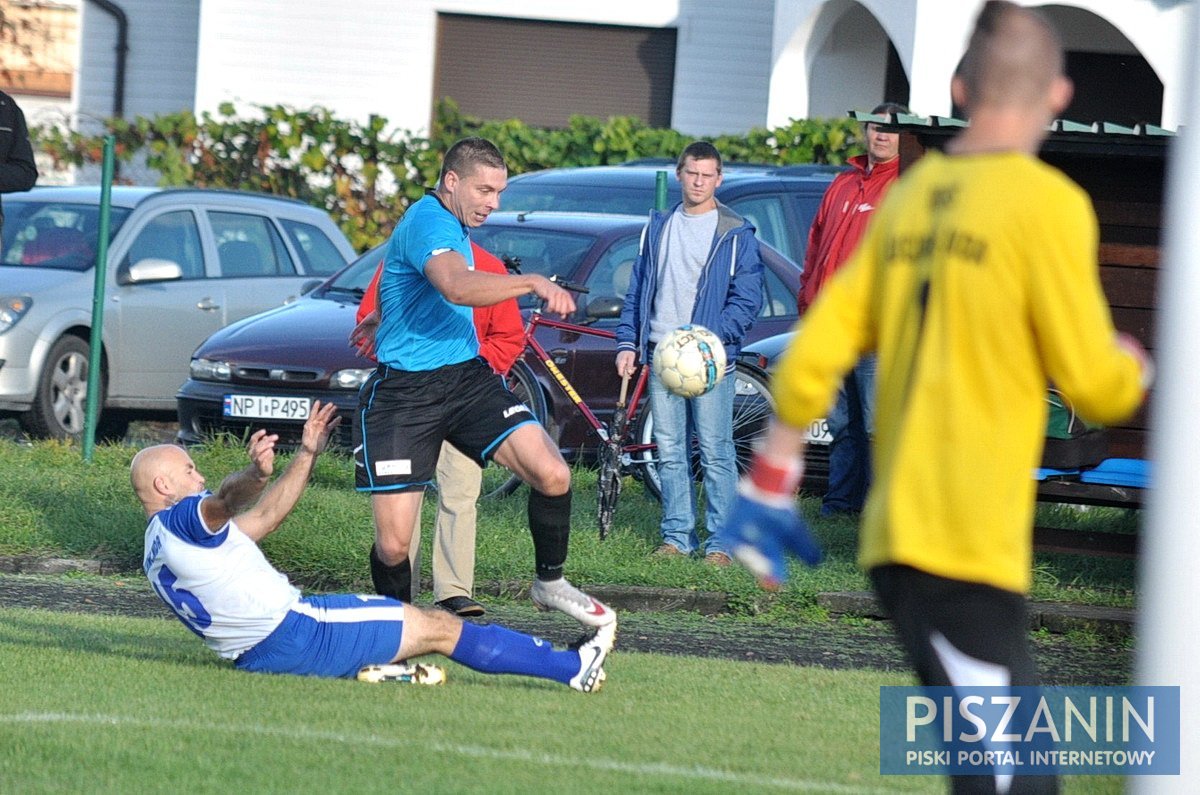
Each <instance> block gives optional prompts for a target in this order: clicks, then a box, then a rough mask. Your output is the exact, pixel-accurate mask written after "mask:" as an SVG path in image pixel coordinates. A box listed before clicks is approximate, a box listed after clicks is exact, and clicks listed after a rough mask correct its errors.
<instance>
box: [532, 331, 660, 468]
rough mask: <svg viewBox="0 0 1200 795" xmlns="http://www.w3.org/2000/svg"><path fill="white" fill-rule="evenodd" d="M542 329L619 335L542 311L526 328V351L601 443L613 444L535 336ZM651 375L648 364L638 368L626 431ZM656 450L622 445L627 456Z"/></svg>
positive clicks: (643, 445)
mask: <svg viewBox="0 0 1200 795" xmlns="http://www.w3.org/2000/svg"><path fill="white" fill-rule="evenodd" d="M538 326H545V327H547V328H552V329H557V330H559V331H568V332H572V333H575V334H585V335H588V336H591V337H597V338H600V339H610V340H614V341H615V340H616V338H617V335H616V334H614V333H613V332H611V331H608V330H606V329H597V328H592V327H590V326H583V325H580V324H578V323H568V322H566V321H562V320H554V319H553V318H548V317H546V316H545V315H543V314H542V313H541V312H540V311H534V312H532V313H531V314H530V316H529V320H528V321H527V322H526V324H525V347H526V349H527V350H532V351H533V352H534V354H535V355H536V356H537V358H538V361H540V362H541V363H542V366H544V367H545V368H546V371H547V372H549V373H550V375H551V376H553V377H554V381H555V383H556V384H558V388H559V389H560V390H562V392H563V394H565V395H566V396H567V398H568V399H570V401H571V403H572V404H574V406H575V408H576V409H577V410H578V411H579V413H580V414H582V415H583V417H584V419H585V420H586V421H587V424H588V425H589V426H590V427H591V429H592V431H593V432H594V433H595V434H596V435H597V436H598V437H599V438H600V441H601V443H602V444H603V443H607V442H608V441H609V432H608V428H606V427H605V426H604V424H603V423H601V422H600V420H599V419H597V417H596V414H595V413H594V412H593V411H592V409H591V407H589V406H588V404H587V403H585V402H584V400H583V398H581V397H580V396H579V393H578V392H577V391H576V390H575V387H574V386H573V385H572V384H571V381H570V379H568V378H567V376H566V374H565V373H563V371H562V370H561V369H560V368H559V366H558V365H557V364H555V363H554V359H553V358H552V357H551V356H550V354H549V353H547V351H546V349H545V347H543V346H542V344H541V343H540V342H538V340H537V338H536V336H535V335H534V332H535V331H536V330H537V327H538ZM649 372H650V371H649V369H648V368H647V367H646V365H645V364H642V365H639V366H638V372H637V380H636V381H635V382H634V386H633V393H632V394H631V395H630V397H629V404H628V406H627V408H626V416H627V417H628V418H629V423H628V425H627V426H626V427H629V428H632V427H633V418H634V417H635V416H636V415H637V411H638V409H639V408H641V405H642V398H643V396H644V395H645V394H646V385H647V383H648V381H649ZM654 448H655V445H653V444H641V443H636V444H622V445H621V450H622V452H623V453H624V454H625V456H629V455H630V454H632V453H638V452H642V451H645V450H652V449H654ZM624 463H628V461H625V462H624Z"/></svg>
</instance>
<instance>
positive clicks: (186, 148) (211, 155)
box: [31, 100, 862, 251]
mask: <svg viewBox="0 0 1200 795" xmlns="http://www.w3.org/2000/svg"><path fill="white" fill-rule="evenodd" d="M104 127H105V130H104V132H102V133H98V134H96V135H83V134H82V133H79V132H77V131H74V130H66V131H64V130H61V129H59V128H57V127H54V126H47V125H43V126H41V127H37V128H35V129H33V130H32V131H31V138H32V140H33V143H34V146H35V148H36V149H38V150H40V151H42V152H44V153H45V154H47V155H49V156H50V157H51V158H52V159H53V161H54V163H55V166H56V167H59V168H61V167H63V166H66V165H75V166H80V165H84V164H89V163H90V164H95V163H99V162H100V161H101V159H102V155H103V143H104V137H105V136H106V135H110V134H111V135H112V136H113V137H114V140H115V146H114V155H115V157H116V159H117V160H118V162H122V163H129V162H132V161H134V160H135V159H144V162H145V164H146V165H147V166H149V167H150V168H153V169H155V170H156V171H157V172H158V173H159V175H160V177H159V184H160V185H163V186H182V185H187V186H197V187H211V188H235V189H239V190H253V191H261V192H265V193H271V194H275V195H279V196H289V197H293V198H297V199H300V200H302V201H305V202H308V203H309V204H312V205H315V206H317V207H321V208H323V209H324V210H326V211H327V212H329V213H330V214H331V215H332V216H333V218H334V220H335V221H336V222H337V223H338V225H339V226H340V227H341V229H342V231H343V232H344V233H345V234H346V237H347V238H349V240H350V242H351V244H352V245H353V246H354V247H355V249H356V250H360V251H361V250H365V249H367V248H369V247H370V246H373V245H375V244H376V243H378V242H380V241H382V240H383V239H384V238H385V237H387V235H388V234H389V233H390V232H391V230H392V227H393V226H394V225H395V223H396V221H397V220H399V218H400V216H401V215H403V214H404V211H405V209H407V208H408V206H409V205H410V204H411V203H412V202H414V201H416V200H417V199H419V198H421V196H422V195H424V192H425V188H426V186H432V185H434V184H435V183H436V182H437V178H438V171H439V169H440V164H441V155H442V153H443V152H444V151H445V150H446V149H447V148H449V146H450V145H451V144H452V143H454V141H457V140H458V139H460V138H462V137H465V136H468V135H480V136H483V137H485V138H488V139H490V140H492V141H494V142H495V143H496V145H497V146H498V147H499V148H500V150H501V151H502V152H503V153H504V156H505V158H506V160H507V162H508V167H509V171H510V173H512V174H520V173H523V172H526V171H533V170H537V169H544V168H555V167H561V166H595V165H606V164H613V163H623V162H625V161H627V160H631V159H635V158H646V157H665V158H671V159H674V158H675V157H676V156H678V154H679V152H680V151H681V150H682V149H683V148H684V147H685V146H686V145H687V144H688V143H689V142H690V140H691V138H689V137H688V136H685V135H684V134H683V133H680V132H678V131H676V130H670V129H660V128H654V127H648V126H646V125H645V124H643V123H642V122H641V121H639V120H638V119H635V118H632V117H629V116H616V117H612V118H609V119H608V120H606V121H602V120H600V119H597V118H593V117H589V116H573V117H571V119H570V121H569V122H568V124H567V126H566V127H565V128H561V129H558V128H542V127H531V126H529V125H527V124H525V123H524V122H521V121H518V120H516V119H506V120H499V121H485V120H482V119H477V118H474V117H470V116H466V115H463V114H462V113H461V112H460V111H459V109H458V106H457V105H455V104H454V103H453V101H450V100H443V101H442V102H441V103H440V104H439V105H438V108H437V113H436V119H435V122H434V125H433V129H432V132H431V134H430V136H429V137H427V138H426V137H421V136H417V135H414V134H412V133H410V132H398V131H390V130H389V125H388V122H387V119H385V118H383V117H380V116H372V117H370V119H368V121H367V123H366V124H362V123H359V122H356V121H346V120H342V119H337V118H334V116H333V114H332V113H331V112H330V111H329V110H328V109H326V108H322V107H314V108H311V109H309V110H298V109H295V108H290V107H287V106H283V105H256V106H253V107H252V108H251V109H250V112H249V113H248V114H247V115H245V116H242V115H239V113H238V110H237V108H236V107H235V106H234V104H233V103H228V102H226V103H222V104H221V105H220V106H219V107H218V108H217V111H216V113H209V112H205V113H203V114H201V116H200V117H199V118H197V117H196V116H195V115H194V114H193V113H191V112H190V111H182V112H180V113H173V114H167V115H162V116H155V117H154V118H146V117H142V116H139V117H137V118H135V119H133V120H132V121H129V120H125V119H108V120H107V121H105V122H104ZM859 135H860V134H859V130H858V125H857V123H855V122H853V121H851V120H849V119H832V120H816V119H808V120H793V121H791V122H790V123H789V124H788V125H787V126H785V127H781V128H778V129H775V130H767V129H765V128H756V129H753V130H751V131H750V132H748V133H746V134H745V135H723V136H719V137H717V138H714V139H713V143H714V144H715V145H716V146H717V148H718V149H720V150H721V152H722V154H723V155H724V156H725V157H726V159H728V160H729V161H730V162H760V163H775V164H792V163H834V164H841V163H844V162H845V161H846V158H848V157H849V156H850V155H852V154H855V153H857V152H859V151H861V148H862V145H861V144H862V142H861V140H860V138H859Z"/></svg>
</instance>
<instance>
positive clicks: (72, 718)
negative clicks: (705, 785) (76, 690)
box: [0, 712, 887, 795]
mask: <svg viewBox="0 0 1200 795" xmlns="http://www.w3.org/2000/svg"><path fill="white" fill-rule="evenodd" d="M0 723H9V724H35V723H45V724H50V723H77V724H86V725H103V726H116V727H122V726H128V727H133V728H150V729H176V730H187V731H193V732H204V733H211V732H224V733H227V734H239V735H244V734H247V733H251V734H258V735H262V736H264V737H279V738H282V739H285V740H298V741H312V740H320V741H322V742H334V743H342V744H345V745H352V746H362V745H375V746H379V747H383V748H397V749H400V748H404V749H408V750H411V749H412V741H411V740H410V739H400V738H396V737H390V736H381V735H378V734H369V733H368V734H348V733H344V732H325V731H314V730H311V729H305V728H300V727H294V726H285V727H281V726H250V725H245V724H238V725H236V726H234V725H221V724H213V723H203V722H191V721H179V720H155V719H148V718H136V717H129V716H122V715H89V714H80V713H67V712H21V713H15V714H8V715H4V714H0ZM421 745H422V747H423V748H428V749H429V750H431V751H435V752H437V753H444V754H457V755H459V756H468V757H474V758H477V759H498V760H504V761H518V762H528V763H530V764H535V765H544V766H547V767H551V766H552V767H554V768H555V769H556V770H562V769H563V768H564V767H588V768H592V769H594V770H601V771H605V772H613V773H630V774H633V775H638V776H660V777H663V778H676V779H694V780H699V781H713V782H723V783H727V784H734V785H742V786H752V787H764V788H768V787H769V788H772V789H781V790H793V791H797V792H827V793H845V794H846V795H859V794H860V793H872V794H874V793H880V794H881V795H882V794H883V793H886V792H887V790H879V789H874V788H871V787H852V786H847V785H845V784H838V783H836V782H832V781H818V780H815V779H795V778H774V777H768V776H760V775H754V774H752V773H735V772H731V771H728V770H716V769H714V768H709V767H700V766H683V765H671V764H665V763H661V762H653V763H649V764H645V763H633V762H620V761H617V760H614V759H601V758H596V757H575V758H572V757H564V756H558V755H553V754H544V753H536V752H531V751H521V750H512V749H501V748H488V747H486V746H482V745H461V744H458V743H441V742H426V743H422V744H421Z"/></svg>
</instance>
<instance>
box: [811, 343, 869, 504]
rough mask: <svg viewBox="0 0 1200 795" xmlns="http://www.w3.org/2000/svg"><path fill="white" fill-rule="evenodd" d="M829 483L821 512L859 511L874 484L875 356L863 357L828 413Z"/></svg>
mask: <svg viewBox="0 0 1200 795" xmlns="http://www.w3.org/2000/svg"><path fill="white" fill-rule="evenodd" d="M828 420H829V433H830V435H832V436H833V442H832V443H831V444H830V445H829V486H828V488H827V489H826V491H825V499H824V500H823V501H822V502H821V513H822V514H824V515H826V516H827V515H829V514H834V513H846V512H850V513H858V512H860V511H862V509H863V503H864V502H866V499H867V491H868V490H869V489H870V487H871V434H872V433H874V431H875V357H874V356H873V355H870V356H864V357H863V358H862V359H860V360H859V362H858V364H856V365H855V366H854V369H852V370H851V371H850V372H849V373H848V374H847V375H846V380H845V381H843V382H842V386H841V387H840V388H839V389H838V393H837V400H836V401H835V402H834V404H833V410H832V411H830V412H829V417H828Z"/></svg>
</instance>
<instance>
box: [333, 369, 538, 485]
mask: <svg viewBox="0 0 1200 795" xmlns="http://www.w3.org/2000/svg"><path fill="white" fill-rule="evenodd" d="M358 416H359V422H358V423H357V424H356V426H355V428H354V464H355V466H354V485H355V488H357V489H358V490H359V491H388V492H399V491H418V490H422V489H424V488H425V487H427V486H429V485H431V484H432V483H433V476H434V471H435V470H436V468H437V460H438V455H439V454H440V452H441V447H442V442H443V441H448V442H450V443H451V444H452V445H454V446H455V447H457V448H458V449H459V450H460V451H461V452H462V453H463V454H464V455H466V456H467V457H468V458H471V459H472V460H474V461H475V463H477V464H479V465H480V466H483V465H484V464H485V463H486V462H487V461H488V460H489V459H490V458H491V457H492V455H494V454H495V452H496V448H497V447H499V446H500V443H501V442H503V441H504V439H505V438H506V437H507V436H508V435H509V434H510V433H512V432H513V430H515V429H516V428H518V427H520V426H521V425H525V424H527V423H530V422H537V420H536V419H535V418H534V416H533V413H532V412H531V411H530V410H529V408H528V407H527V406H525V404H523V403H522V402H521V401H520V400H518V399H517V397H516V396H515V395H513V393H512V392H509V391H508V387H506V386H505V384H504V378H503V377H501V376H499V375H497V374H496V373H495V372H493V371H492V368H491V367H490V366H488V364H487V363H486V362H484V361H483V360H482V359H478V358H477V359H471V360H470V361H466V362H462V363H460V364H452V365H447V366H445V367H439V368H438V369H436V370H421V371H406V370H396V369H394V368H390V367H388V366H387V365H380V366H379V367H378V368H376V370H375V372H374V373H372V374H371V376H370V378H368V379H367V382H366V383H365V384H363V386H362V389H361V390H360V391H359V393H358Z"/></svg>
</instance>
